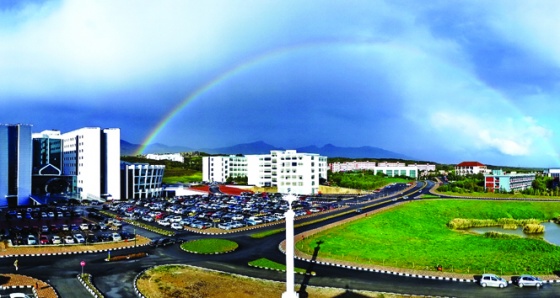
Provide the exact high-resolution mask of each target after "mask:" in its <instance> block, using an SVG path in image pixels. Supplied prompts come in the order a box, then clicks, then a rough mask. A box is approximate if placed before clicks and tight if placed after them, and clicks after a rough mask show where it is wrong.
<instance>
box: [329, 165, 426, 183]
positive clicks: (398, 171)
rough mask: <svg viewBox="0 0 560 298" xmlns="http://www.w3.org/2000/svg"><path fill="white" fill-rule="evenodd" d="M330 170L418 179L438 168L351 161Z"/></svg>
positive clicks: (332, 166) (334, 166)
mask: <svg viewBox="0 0 560 298" xmlns="http://www.w3.org/2000/svg"><path fill="white" fill-rule="evenodd" d="M329 168H330V169H331V171H333V172H334V173H336V172H346V171H373V172H374V173H383V174H385V175H387V176H389V177H394V176H408V177H411V178H415V179H416V178H418V173H419V172H423V171H435V169H436V166H435V165H430V164H425V165H417V164H414V165H406V164H405V163H402V162H385V161H384V162H380V163H378V164H376V163H375V162H370V161H351V162H344V163H340V162H337V163H331V164H329Z"/></svg>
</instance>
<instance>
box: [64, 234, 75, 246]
mask: <svg viewBox="0 0 560 298" xmlns="http://www.w3.org/2000/svg"><path fill="white" fill-rule="evenodd" d="M64 243H66V244H74V243H75V242H74V238H72V236H70V235H68V236H66V237H64Z"/></svg>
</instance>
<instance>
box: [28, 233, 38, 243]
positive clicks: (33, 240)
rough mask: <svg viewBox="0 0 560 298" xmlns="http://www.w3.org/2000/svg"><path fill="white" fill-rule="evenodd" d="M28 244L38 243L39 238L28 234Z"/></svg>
mask: <svg viewBox="0 0 560 298" xmlns="http://www.w3.org/2000/svg"><path fill="white" fill-rule="evenodd" d="M27 244H29V245H35V244H37V238H35V236H34V235H31V234H29V235H27Z"/></svg>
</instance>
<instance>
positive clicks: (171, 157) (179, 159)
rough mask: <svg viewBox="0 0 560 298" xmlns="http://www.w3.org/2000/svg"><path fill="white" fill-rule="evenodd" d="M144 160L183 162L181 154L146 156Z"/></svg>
mask: <svg viewBox="0 0 560 298" xmlns="http://www.w3.org/2000/svg"><path fill="white" fill-rule="evenodd" d="M146 158H147V159H154V160H170V161H176V162H180V163H183V162H185V158H184V157H183V155H181V153H164V154H146Z"/></svg>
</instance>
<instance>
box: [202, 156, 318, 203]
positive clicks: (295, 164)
mask: <svg viewBox="0 0 560 298" xmlns="http://www.w3.org/2000/svg"><path fill="white" fill-rule="evenodd" d="M202 160H203V167H202V176H203V181H205V182H225V181H226V180H227V178H228V177H230V176H246V177H247V180H248V184H250V185H255V186H260V187H277V188H278V192H280V193H288V192H289V193H295V194H318V193H319V180H320V178H324V179H326V178H327V170H328V165H327V157H324V156H320V155H319V154H313V153H298V152H296V150H286V151H282V150H273V151H271V152H270V154H259V155H247V156H233V155H231V156H205V157H203V159H202Z"/></svg>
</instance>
